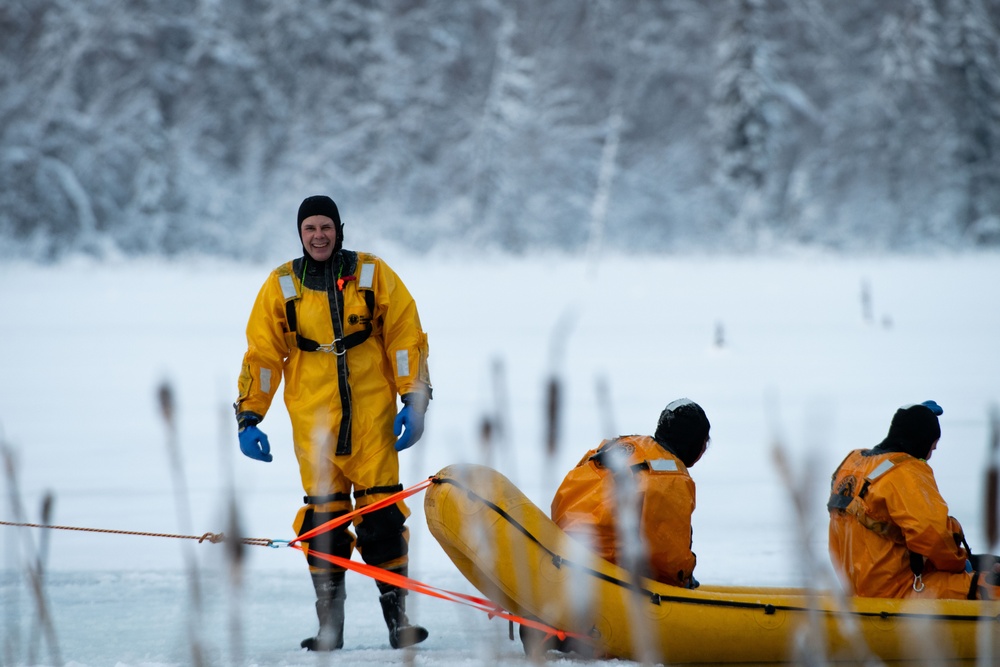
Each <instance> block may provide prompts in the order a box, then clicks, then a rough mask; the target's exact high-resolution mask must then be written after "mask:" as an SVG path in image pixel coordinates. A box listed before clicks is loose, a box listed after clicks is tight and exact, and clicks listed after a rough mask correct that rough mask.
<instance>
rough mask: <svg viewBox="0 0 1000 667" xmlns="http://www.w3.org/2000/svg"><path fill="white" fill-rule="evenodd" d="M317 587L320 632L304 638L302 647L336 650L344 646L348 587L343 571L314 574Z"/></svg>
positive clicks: (317, 612) (312, 649) (314, 582)
mask: <svg viewBox="0 0 1000 667" xmlns="http://www.w3.org/2000/svg"><path fill="white" fill-rule="evenodd" d="M312 580H313V587H314V588H315V589H316V616H317V617H319V632H317V633H316V636H315V637H309V638H308V639H303V640H302V644H301V646H302V648H304V649H308V650H310V651H335V650H337V649H339V648H344V600H345V599H346V598H347V589H346V587H345V586H344V573H343V572H330V573H326V572H324V573H322V574H313V575H312Z"/></svg>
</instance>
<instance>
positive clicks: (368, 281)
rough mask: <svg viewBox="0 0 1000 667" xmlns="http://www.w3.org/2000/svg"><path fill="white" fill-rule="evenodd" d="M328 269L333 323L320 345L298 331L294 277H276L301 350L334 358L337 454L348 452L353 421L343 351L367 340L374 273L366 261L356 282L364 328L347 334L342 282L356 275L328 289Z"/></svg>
mask: <svg viewBox="0 0 1000 667" xmlns="http://www.w3.org/2000/svg"><path fill="white" fill-rule="evenodd" d="M329 271H330V269H329V268H327V283H326V284H327V289H326V294H327V300H328V302H329V304H330V319H331V320H332V324H333V337H334V339H333V342H332V343H329V344H327V345H321V344H320V343H317V342H316V341H314V340H311V339H308V338H305V337H304V336H302V335H301V334H300V333H299V332H298V318H297V317H296V315H295V302H296V301H297V300H298V299H299V294H298V290H297V289H296V287H295V279H294V278H293V277H292V276H291V275H289V274H284V275H280V276H278V284H279V285H280V286H281V294H282V296H283V297H284V299H285V319H286V320H287V322H288V330H289V331H290V332H292V331H293V332H295V343H296V345H297V346H298V348H299V349H300V350H302V351H303V352H332V353H333V354H334V355H336V358H337V385H338V389H339V393H340V407H341V411H340V429H339V431H338V433H337V448H336V451H335V454H336V455H337V456H347V455H349V454H350V453H351V449H352V447H351V434H352V428H351V426H352V422H353V419H352V417H353V408H352V402H351V385H350V382H349V381H348V377H349V376H350V369H349V368H348V367H347V359H346V358H345V356H344V355H345V354H346V353H347V350H349V349H351V348H352V347H356V346H358V345H360V344H361V343H363V342H365V341H366V340H368V337H369V336H370V335H371V333H372V319H373V317H374V312H375V292H374V290H372V283H373V278H374V273H375V265H374V264H370V263H365V264H363V265H362V266H361V280H359V281H358V289H359V290H363V291H364V293H365V305H367V306H368V318H367V320H366V321H365V322H364V325H365V328H364V329H362V330H361V331H356V332H354V333H352V334H350V335H349V336H344V321H343V320H344V316H343V312H344V285H345V284H347V283H348V282H350V281H351V280H356V278H355V277H354V276H353V275H351V276H345V277H343V278H339V279H337V281H336V289H330V282H331V276H330V275H329Z"/></svg>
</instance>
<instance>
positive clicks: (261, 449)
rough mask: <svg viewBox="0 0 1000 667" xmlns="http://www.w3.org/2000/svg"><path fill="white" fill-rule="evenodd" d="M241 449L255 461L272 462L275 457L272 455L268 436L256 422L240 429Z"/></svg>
mask: <svg viewBox="0 0 1000 667" xmlns="http://www.w3.org/2000/svg"><path fill="white" fill-rule="evenodd" d="M240 451H241V452H243V453H244V454H245V455H247V456H249V457H250V458H252V459H254V460H255V461H263V462H264V463H270V462H271V461H272V459H273V458H274V457H273V456H271V444H270V443H269V442H268V441H267V436H266V435H264V432H263V431H261V430H260V429H259V428H257V425H256V424H251V425H250V426H246V427H244V428H241V429H240Z"/></svg>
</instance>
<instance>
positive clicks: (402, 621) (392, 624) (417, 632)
mask: <svg viewBox="0 0 1000 667" xmlns="http://www.w3.org/2000/svg"><path fill="white" fill-rule="evenodd" d="M394 572H397V573H398V574H402V575H403V576H404V577H405V576H406V568H403V569H402V570H394ZM375 583H377V584H378V590H379V593H381V595H379V598H378V601H379V603H380V604H381V605H382V616H384V617H385V625H386V627H387V628H389V645H390V646H392V647H393V648H406V647H407V646H413V645H414V644H419V643H420V642H422V641H424V640H425V639H427V629H426V628H422V627H420V626H419V625H410V619H408V618H407V617H406V590H405V589H403V588H398V587H396V586H392V585H391V584H385V583H382V582H381V581H376V582H375Z"/></svg>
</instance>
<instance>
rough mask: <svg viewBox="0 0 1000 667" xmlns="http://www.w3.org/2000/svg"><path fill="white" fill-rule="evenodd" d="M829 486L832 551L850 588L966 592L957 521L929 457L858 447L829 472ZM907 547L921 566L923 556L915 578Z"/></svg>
mask: <svg viewBox="0 0 1000 667" xmlns="http://www.w3.org/2000/svg"><path fill="white" fill-rule="evenodd" d="M831 492H832V495H831V497H830V504H829V506H828V507H829V508H830V534H829V546H830V558H831V560H832V561H833V564H834V566H835V567H836V568H837V569H838V570H839V572H840V573H841V574H842V576H843V577H844V579H845V582H846V583H847V584H848V585H849V586H850V589H851V592H852V593H853V594H854V595H858V596H861V597H883V598H948V599H963V598H967V597H969V592H970V589H971V588H972V583H973V574H972V573H971V572H966V571H965V567H966V559H967V558H968V557H969V554H968V553H966V550H965V549H964V548H963V547H962V545H961V540H962V537H961V535H962V526H961V525H960V524H959V523H958V521H957V520H956V519H955V518H953V517H951V516H949V515H948V504H947V503H945V501H944V499H943V498H942V497H941V493H940V492H939V491H938V487H937V482H935V480H934V472H933V470H931V467H930V466H929V465H928V464H927V462H926V461H924V460H923V459H918V458H915V457H913V456H910V455H909V454H906V453H902V452H886V453H882V454H878V453H875V454H873V453H872V450H862V449H859V450H855V451H853V452H851V453H850V454H848V456H847V458H846V459H844V462H843V463H841V464H840V467H839V468H838V469H837V471H836V472H835V473H834V474H833V479H832V481H831ZM852 501H853V502H852ZM911 553H913V554H917V555H918V557H917V559H916V563H917V566H918V569H920V565H921V560H922V561H923V562H922V571H921V572H920V575H919V578H918V577H917V573H915V572H914V570H913V569H912V567H911V556H910V554H911ZM921 557H922V558H921ZM918 589H919V590H918Z"/></svg>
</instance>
